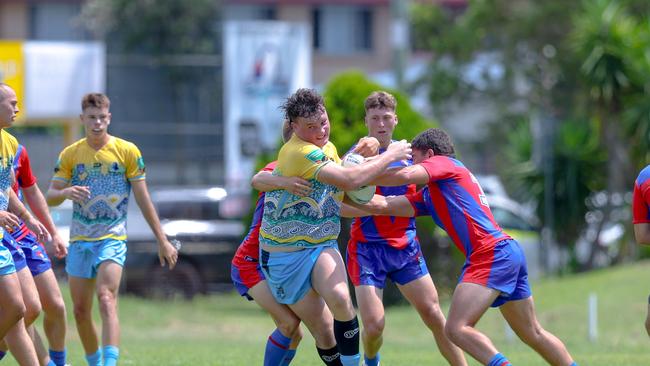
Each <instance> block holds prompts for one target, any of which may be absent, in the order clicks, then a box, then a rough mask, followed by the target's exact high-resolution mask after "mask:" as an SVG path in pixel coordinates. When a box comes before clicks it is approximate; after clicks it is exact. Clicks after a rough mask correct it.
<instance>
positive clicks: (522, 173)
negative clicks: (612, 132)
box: [505, 120, 607, 246]
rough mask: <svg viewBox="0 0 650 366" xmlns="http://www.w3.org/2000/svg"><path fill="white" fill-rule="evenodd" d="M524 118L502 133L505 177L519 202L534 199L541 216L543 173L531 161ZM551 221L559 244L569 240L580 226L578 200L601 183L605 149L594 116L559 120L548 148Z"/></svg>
mask: <svg viewBox="0 0 650 366" xmlns="http://www.w3.org/2000/svg"><path fill="white" fill-rule="evenodd" d="M528 130H529V125H528V123H527V121H522V123H520V125H519V127H518V128H516V129H514V130H513V131H512V132H511V133H510V134H509V136H508V137H509V138H508V144H507V146H506V148H505V152H506V158H507V159H506V160H507V161H509V162H511V165H510V169H508V170H507V171H506V172H507V175H508V179H507V181H508V182H511V183H510V184H511V188H512V189H513V191H514V192H515V195H516V196H517V197H518V198H520V199H522V200H525V201H528V200H531V199H532V200H534V201H535V202H538V203H539V204H538V206H537V215H538V217H545V210H546V207H545V206H544V174H543V171H542V170H541V169H540V168H538V167H537V164H535V162H534V161H533V153H532V149H531V147H532V146H533V145H534V142H533V141H532V137H531V135H530V133H529V132H528ZM552 159H553V162H552V166H553V176H554V178H555V179H554V182H553V196H552V197H553V205H554V207H555V212H556V213H557V214H556V215H554V222H553V223H552V224H553V226H554V227H555V228H557V236H558V239H559V241H560V243H565V244H567V245H570V246H571V244H572V243H573V241H574V239H575V238H576V237H577V236H578V234H579V232H580V230H581V228H582V226H583V225H584V215H585V213H586V212H587V206H586V205H585V204H584V202H585V200H586V199H587V197H589V195H590V194H591V193H592V192H596V191H600V190H602V189H604V188H605V176H604V175H603V174H602V171H603V170H604V167H605V164H606V161H607V159H606V152H605V151H604V150H603V149H602V148H601V146H600V143H599V135H598V125H597V123H596V122H595V120H591V121H574V120H567V121H564V122H563V123H561V124H560V128H559V131H558V133H557V137H556V141H555V144H554V146H553V152H552Z"/></svg>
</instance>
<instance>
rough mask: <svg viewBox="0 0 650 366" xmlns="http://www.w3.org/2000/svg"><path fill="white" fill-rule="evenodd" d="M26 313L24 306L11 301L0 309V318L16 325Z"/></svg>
mask: <svg viewBox="0 0 650 366" xmlns="http://www.w3.org/2000/svg"><path fill="white" fill-rule="evenodd" d="M26 311H27V310H26V308H25V304H23V303H22V302H20V301H12V302H10V303H9V304H7V305H6V306H5V307H3V308H2V314H1V315H0V316H3V317H6V318H8V319H11V320H10V321H11V323H17V322H18V321H19V320H20V319H23V318H24V317H25V312H26Z"/></svg>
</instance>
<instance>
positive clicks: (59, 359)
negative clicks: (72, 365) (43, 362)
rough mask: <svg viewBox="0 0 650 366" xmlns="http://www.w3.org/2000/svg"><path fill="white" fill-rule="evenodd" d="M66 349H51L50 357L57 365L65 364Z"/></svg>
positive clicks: (62, 365)
mask: <svg viewBox="0 0 650 366" xmlns="http://www.w3.org/2000/svg"><path fill="white" fill-rule="evenodd" d="M65 358H66V354H65V349H63V351H55V350H50V359H51V360H52V361H53V362H54V364H55V365H56V366H65Z"/></svg>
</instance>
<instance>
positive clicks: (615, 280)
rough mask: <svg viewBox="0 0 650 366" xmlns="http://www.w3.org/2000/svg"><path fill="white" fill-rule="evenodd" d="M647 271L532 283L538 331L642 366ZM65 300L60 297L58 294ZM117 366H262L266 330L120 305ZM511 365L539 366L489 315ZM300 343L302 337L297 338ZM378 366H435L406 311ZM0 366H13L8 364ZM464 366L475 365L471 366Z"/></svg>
mask: <svg viewBox="0 0 650 366" xmlns="http://www.w3.org/2000/svg"><path fill="white" fill-rule="evenodd" d="M649 274H650V262H642V263H638V264H634V265H628V266H625V267H618V268H615V269H610V270H604V271H597V272H593V273H589V274H584V275H574V276H568V277H564V278H555V279H552V280H545V281H542V282H538V283H535V284H534V285H533V292H534V294H535V300H536V305H537V310H538V314H539V318H540V321H541V322H542V324H543V325H544V326H545V327H546V328H547V329H548V330H550V331H552V332H553V333H555V334H556V335H558V336H559V337H560V338H561V339H562V340H563V341H564V342H565V343H566V344H567V346H568V348H569V350H570V351H571V353H572V354H573V355H574V357H575V359H576V360H577V361H578V362H579V363H580V364H581V365H587V366H600V365H602V366H605V365H607V366H612V365H621V366H623V365H625V366H630V365H650V344H649V342H650V340H649V338H648V336H647V335H646V334H645V331H644V328H643V321H644V318H645V312H646V306H647V303H646V299H647V295H648V292H649V291H650V284H649V283H648V281H647V278H648V275H649ZM64 292H65V295H66V299H67V300H69V295H68V293H67V288H64ZM590 293H595V294H597V296H598V301H599V303H598V310H599V327H598V331H599V336H598V339H597V341H596V342H595V343H591V342H589V340H588V337H587V333H588V329H587V301H588V297H589V294H590ZM70 310H71V308H70V307H69V311H68V313H69V315H68V317H69V324H70V327H69V331H68V352H69V362H70V363H71V364H72V365H73V366H83V365H85V360H84V358H83V351H82V348H81V344H80V342H79V340H78V336H77V334H76V329H75V327H74V321H73V319H72V314H71V311H70ZM120 316H121V323H122V345H121V348H120V351H121V359H120V364H121V365H138V366H139V365H237V366H242V365H261V364H262V352H263V349H264V343H265V341H266V337H267V335H268V333H269V332H270V331H271V330H272V329H273V324H272V322H271V320H270V319H269V318H268V317H267V316H266V315H265V314H264V313H263V312H262V311H260V310H259V309H258V308H257V307H256V306H255V305H254V304H253V303H249V302H247V301H244V300H242V299H241V298H239V296H237V295H236V294H234V293H231V294H225V295H214V296H206V297H202V298H198V299H196V300H194V301H192V302H182V301H175V302H153V301H148V300H144V299H139V298H133V297H129V296H124V297H123V298H122V299H121V302H120ZM479 328H480V329H482V330H484V331H485V332H486V333H487V334H488V335H489V336H490V337H491V338H492V339H493V340H494V342H495V344H496V345H497V347H498V348H499V349H500V350H501V351H502V352H503V353H504V354H506V355H508V356H509V358H510V359H511V361H512V362H513V364H514V365H526V366H534V365H545V363H544V362H543V361H542V360H541V359H540V358H539V357H538V356H537V355H536V354H535V353H534V352H533V351H531V350H530V349H529V348H527V347H526V346H524V345H523V344H522V343H521V342H520V341H518V340H517V339H511V338H509V337H508V336H507V333H506V331H505V326H504V323H503V321H502V320H501V318H500V314H499V312H498V311H496V310H491V311H490V312H489V313H488V315H487V316H486V317H485V318H484V319H483V320H482V321H481V323H480V324H479ZM305 333H306V330H305ZM381 353H382V360H383V362H382V364H383V365H386V366H391V365H409V366H410V365H443V364H445V362H444V361H443V358H442V357H441V356H440V355H439V353H438V352H437V349H436V346H435V344H434V342H433V339H432V337H431V336H430V333H429V332H428V331H427V329H426V328H425V327H424V325H423V324H422V323H421V321H420V320H419V318H418V316H417V315H416V313H415V312H414V311H413V310H412V309H411V308H409V307H407V306H397V307H392V308H389V310H388V312H387V316H386V331H385V340H384V346H383V348H382V350H381ZM3 362H4V363H5V364H7V365H15V362H14V361H13V359H11V357H7V359H6V360H3ZM294 364H295V365H321V363H320V361H319V360H318V358H317V355H316V351H315V348H314V342H313V339H311V338H310V336H309V335H305V338H304V339H303V342H302V344H301V346H300V348H299V350H298V355H297V356H296V359H295V361H294ZM470 364H471V365H478V363H477V362H474V361H471V362H470Z"/></svg>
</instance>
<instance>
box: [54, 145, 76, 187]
mask: <svg viewBox="0 0 650 366" xmlns="http://www.w3.org/2000/svg"><path fill="white" fill-rule="evenodd" d="M71 179H72V151H71V150H70V149H65V150H63V151H62V152H61V154H59V158H58V159H57V161H56V165H54V176H53V177H52V180H57V181H61V182H64V183H69V182H70V180H71Z"/></svg>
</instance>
